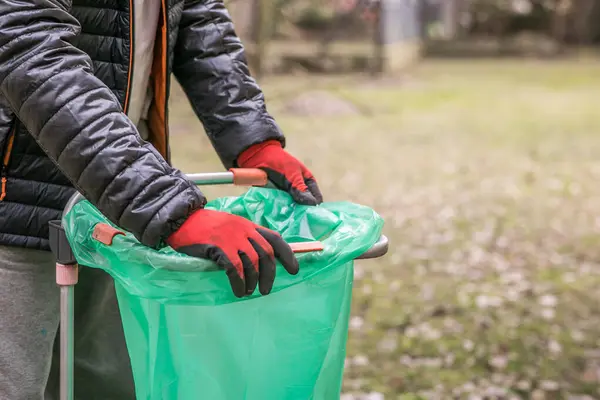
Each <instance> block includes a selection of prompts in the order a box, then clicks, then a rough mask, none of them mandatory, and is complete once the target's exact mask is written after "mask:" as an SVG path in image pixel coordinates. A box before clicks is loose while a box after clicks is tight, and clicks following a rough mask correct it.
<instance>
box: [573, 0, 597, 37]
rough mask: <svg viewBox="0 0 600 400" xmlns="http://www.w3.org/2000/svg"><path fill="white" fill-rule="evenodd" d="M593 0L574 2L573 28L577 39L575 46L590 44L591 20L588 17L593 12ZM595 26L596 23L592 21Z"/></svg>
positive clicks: (577, 0)
mask: <svg viewBox="0 0 600 400" xmlns="http://www.w3.org/2000/svg"><path fill="white" fill-rule="evenodd" d="M594 5H595V0H576V2H575V16H574V21H573V23H574V27H575V32H576V37H577V44H579V45H588V44H590V43H591V42H592V32H593V30H592V29H591V28H592V27H591V24H592V19H591V18H590V16H591V15H592V12H593V10H594ZM594 24H597V21H594Z"/></svg>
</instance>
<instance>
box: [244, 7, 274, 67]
mask: <svg viewBox="0 0 600 400" xmlns="http://www.w3.org/2000/svg"><path fill="white" fill-rule="evenodd" d="M248 2H249V3H254V7H253V10H252V11H253V14H254V18H253V21H254V32H253V39H254V40H253V42H254V51H253V52H252V53H253V54H252V59H253V60H252V62H251V68H252V70H253V74H254V76H256V77H257V78H260V77H262V76H263V75H264V73H265V61H266V60H265V59H266V57H267V50H268V49H267V46H268V43H269V40H270V39H271V36H272V28H273V18H274V16H275V7H276V4H275V1H274V0H252V1H250V0H248Z"/></svg>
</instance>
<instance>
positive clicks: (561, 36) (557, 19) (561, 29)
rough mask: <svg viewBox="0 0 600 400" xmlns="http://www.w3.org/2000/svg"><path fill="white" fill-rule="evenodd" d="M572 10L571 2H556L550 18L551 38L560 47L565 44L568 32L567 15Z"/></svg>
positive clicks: (562, 0)
mask: <svg viewBox="0 0 600 400" xmlns="http://www.w3.org/2000/svg"><path fill="white" fill-rule="evenodd" d="M572 10H573V0H558V1H557V4H556V8H555V9H554V15H553V18H552V37H553V38H554V40H556V42H557V43H558V44H559V45H560V46H561V47H562V46H564V45H565V44H566V41H567V35H568V30H569V15H570V14H571V13H572Z"/></svg>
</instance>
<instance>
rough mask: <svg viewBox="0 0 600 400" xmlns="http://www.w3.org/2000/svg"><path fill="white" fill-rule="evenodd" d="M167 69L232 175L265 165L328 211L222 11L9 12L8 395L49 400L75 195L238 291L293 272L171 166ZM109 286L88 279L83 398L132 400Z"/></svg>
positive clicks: (88, 3)
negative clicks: (54, 236)
mask: <svg viewBox="0 0 600 400" xmlns="http://www.w3.org/2000/svg"><path fill="white" fill-rule="evenodd" d="M71 2H72V4H71ZM171 73H173V75H174V76H175V78H176V79H178V81H179V82H180V83H181V86H182V87H183V89H184V91H185V92H186V94H187V96H188V98H189V101H190V102H191V104H192V106H193V109H194V111H195V112H196V114H197V115H198V117H199V118H200V120H201V121H202V123H203V125H204V127H205V130H206V132H207V134H208V136H209V137H210V139H211V141H212V144H213V146H214V148H215V149H216V151H217V152H218V154H219V156H220V158H221V160H222V162H223V163H224V165H225V166H226V167H233V166H238V167H256V168H263V169H264V170H266V171H267V173H268V175H269V178H270V179H271V181H273V183H275V185H276V186H278V187H279V188H280V189H283V190H286V191H288V192H290V194H291V195H292V196H293V198H294V199H295V200H296V201H298V202H300V203H303V204H311V205H315V204H318V203H319V202H321V201H322V198H321V194H320V192H319V189H318V187H317V184H316V181H315V179H314V178H313V176H312V174H311V173H310V171H308V169H307V168H306V167H305V166H304V165H303V164H302V163H300V162H299V161H298V160H297V159H295V158H294V157H292V156H291V155H289V154H288V153H287V152H286V151H285V150H283V145H284V137H283V135H282V133H281V132H280V130H279V128H278V127H277V125H276V124H275V122H274V120H273V118H272V117H271V116H270V115H269V114H268V112H267V110H266V108H265V104H264V98H263V94H262V93H261V91H260V89H259V87H258V86H257V85H256V83H255V81H254V80H253V79H252V78H251V77H250V75H249V72H248V68H247V65H246V61H245V56H244V50H243V48H242V45H241V44H240V41H239V39H238V38H237V37H236V35H235V32H234V30H233V26H232V23H231V20H230V17H229V15H228V13H227V12H226V9H225V7H224V5H223V2H222V0H185V1H184V0H162V1H159V0H3V1H1V2H0V151H1V152H2V153H1V155H2V156H1V158H0V160H1V161H2V166H1V174H2V175H1V192H0V309H1V310H2V313H1V314H0V399H2V400H5V399H6V400H38V399H44V398H45V399H55V398H56V397H55V396H56V389H57V388H56V386H57V385H56V376H57V369H56V365H57V363H56V361H57V359H56V352H57V351H56V350H57V349H56V347H57V346H55V348H54V361H55V362H54V363H51V359H52V357H53V356H52V354H53V343H54V340H55V337H56V332H57V328H58V314H59V311H58V292H57V288H56V285H55V284H54V279H53V264H52V256H51V255H50V254H49V252H48V249H49V246H48V239H47V236H48V221H50V220H52V219H59V218H60V216H61V212H62V209H63V208H64V206H65V204H66V202H67V200H68V199H69V197H70V196H71V195H72V194H73V192H74V188H76V189H77V190H79V191H80V192H81V193H82V194H83V195H84V196H85V197H86V198H87V199H88V200H90V201H91V202H92V203H93V204H94V205H95V206H96V207H97V208H98V209H99V210H100V211H102V213H104V214H105V215H106V216H107V217H108V218H109V219H110V220H111V221H112V222H114V223H115V224H117V225H119V226H120V227H122V228H124V229H126V230H128V231H130V232H132V233H133V234H134V235H135V236H136V237H137V238H138V239H139V240H140V241H141V242H142V243H143V244H145V245H147V246H151V247H156V248H158V247H161V246H164V245H166V244H169V245H171V246H172V247H173V248H175V249H178V250H179V251H182V252H185V253H187V254H189V255H192V256H196V257H201V258H210V259H212V260H214V261H215V262H217V263H218V264H219V265H221V266H222V267H223V268H224V269H225V270H226V272H227V276H228V277H229V280H230V283H231V286H232V290H233V292H234V293H235V295H236V296H240V297H241V296H244V295H247V294H250V293H252V292H253V291H254V290H255V288H256V287H257V286H258V288H259V290H260V292H261V293H262V294H267V293H268V292H269V291H270V289H271V286H272V284H273V279H274V274H275V258H278V259H279V261H281V263H282V264H283V266H284V267H285V268H286V270H287V271H288V272H289V273H291V274H295V273H296V272H297V270H298V264H297V262H296V260H295V258H294V256H293V254H292V252H291V250H290V248H289V246H287V244H285V242H283V240H282V239H281V237H280V236H279V235H277V234H275V233H274V232H272V231H269V230H266V229H261V228H260V227H257V226H256V225H254V224H252V223H250V222H248V221H246V220H244V219H242V218H239V217H235V216H232V215H229V214H225V213H220V212H215V211H209V210H204V209H203V206H204V205H205V203H206V199H205V198H204V196H203V195H202V193H201V192H200V191H199V190H198V189H197V188H196V187H195V186H194V185H193V184H192V183H190V182H189V181H187V180H186V179H185V177H184V176H183V175H182V174H181V172H179V171H178V170H176V169H175V168H173V167H171V166H170V164H169V161H170V157H169V137H168V109H167V101H168V97H169V79H170V76H171ZM73 187H74V188H73ZM111 285H112V283H111V280H110V279H109V278H108V277H107V276H106V275H104V274H102V273H100V272H99V271H94V270H85V269H84V271H83V272H82V276H81V278H80V285H79V286H78V290H77V293H79V294H80V295H78V296H80V298H78V300H77V303H76V310H75V313H76V330H77V334H76V343H75V350H76V371H75V376H76V378H75V379H76V382H77V384H76V386H75V387H76V397H77V398H80V399H86V400H92V399H102V400H111V399H115V400H126V399H134V394H133V386H132V381H131V373H130V371H129V365H128V362H127V361H128V357H127V353H126V350H125V347H124V344H123V332H122V331H121V325H120V320H119V315H118V309H117V307H116V301H115V296H114V288H113V287H112V286H111ZM240 339H241V340H243V333H241V332H240ZM48 376H50V378H48ZM44 393H45V394H44Z"/></svg>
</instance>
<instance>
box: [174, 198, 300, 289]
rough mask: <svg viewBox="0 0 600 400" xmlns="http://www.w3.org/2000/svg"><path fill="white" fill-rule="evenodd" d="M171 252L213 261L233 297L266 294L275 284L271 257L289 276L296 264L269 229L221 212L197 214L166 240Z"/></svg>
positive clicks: (286, 248)
mask: <svg viewBox="0 0 600 400" xmlns="http://www.w3.org/2000/svg"><path fill="white" fill-rule="evenodd" d="M167 244H168V245H169V246H171V247H172V248H173V249H174V250H176V251H178V252H180V253H184V254H187V255H189V256H192V257H198V258H206V259H210V260H213V261H214V262H215V263H217V265H219V266H221V267H222V268H224V269H225V271H226V273H227V276H228V277H229V283H230V284H231V288H232V290H233V293H234V294H235V295H236V296H237V297H244V296H245V295H250V294H252V293H253V292H254V290H255V289H256V285H257V283H258V287H259V290H260V293H261V294H263V295H266V294H268V293H269V292H270V291H271V289H272V288H273V281H274V280H275V257H276V258H277V259H278V260H279V261H280V262H281V264H282V265H283V267H284V268H285V269H286V270H287V272H289V273H290V274H292V275H296V274H297V273H298V268H299V266H298V260H296V257H295V256H294V253H293V252H292V249H291V248H290V246H289V245H288V244H287V243H286V242H285V241H284V240H283V239H282V237H281V236H280V235H279V234H278V233H277V232H274V231H272V230H270V229H266V228H263V227H261V226H258V225H256V224H254V223H253V222H251V221H248V220H247V219H245V218H242V217H238V216H236V215H233V214H229V213H226V212H221V211H214V210H205V209H202V210H198V211H196V212H194V213H193V214H192V215H191V216H190V217H189V218H188V219H187V220H186V221H185V222H184V223H183V225H181V227H180V228H179V229H178V230H177V231H175V232H174V233H173V234H171V236H169V238H168V239H167Z"/></svg>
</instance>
